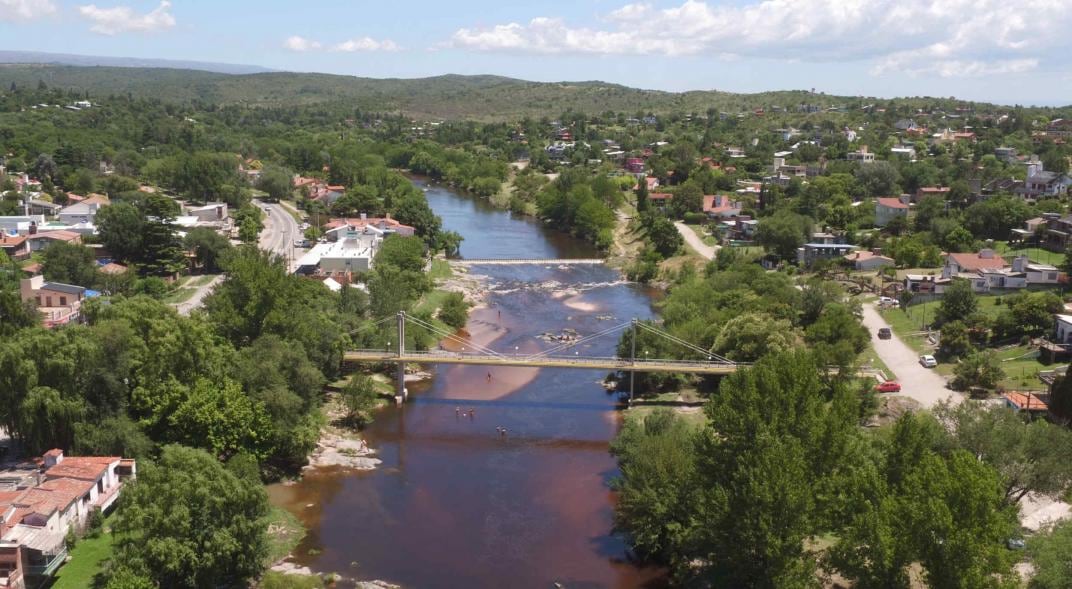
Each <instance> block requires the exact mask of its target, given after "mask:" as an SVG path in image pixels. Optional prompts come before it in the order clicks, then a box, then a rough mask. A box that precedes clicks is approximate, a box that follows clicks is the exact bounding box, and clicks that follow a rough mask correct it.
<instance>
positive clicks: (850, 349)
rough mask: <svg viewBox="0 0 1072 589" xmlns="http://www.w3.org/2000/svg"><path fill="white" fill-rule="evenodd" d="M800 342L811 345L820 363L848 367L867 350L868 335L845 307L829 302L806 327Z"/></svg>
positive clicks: (869, 339) (869, 338) (869, 336)
mask: <svg viewBox="0 0 1072 589" xmlns="http://www.w3.org/2000/svg"><path fill="white" fill-rule="evenodd" d="M804 339H805V341H807V342H808V343H810V344H811V345H812V346H813V348H814V349H815V352H816V354H817V355H818V356H820V357H821V358H822V361H823V363H824V364H827V365H836V366H851V365H853V364H854V362H855V361H856V357H857V356H858V355H859V354H860V353H861V352H863V351H864V350H866V349H867V346H868V344H869V343H870V341H871V335H870V334H869V333H868V332H867V329H866V328H865V327H864V326H862V325H860V320H859V319H858V318H857V317H856V316H855V315H853V313H852V311H850V310H849V308H848V307H847V306H845V305H843V304H841V303H831V304H828V305H826V307H824V308H823V311H822V313H821V314H820V315H819V319H818V320H816V321H815V323H813V324H812V325H810V326H809V327H808V329H807V331H806V333H805V336H804Z"/></svg>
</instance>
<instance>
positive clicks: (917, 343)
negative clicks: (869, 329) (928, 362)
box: [880, 295, 1005, 354]
mask: <svg viewBox="0 0 1072 589" xmlns="http://www.w3.org/2000/svg"><path fill="white" fill-rule="evenodd" d="M1000 298H1001V296H1000V295H980V296H979V311H981V312H982V313H983V314H984V315H986V316H987V317H988V318H990V319H994V318H995V317H997V316H998V315H999V314H1000V313H1001V311H1002V310H1003V309H1004V308H1005V306H1004V305H999V304H998V300H999V299H1000ZM941 304H942V302H941V300H934V301H928V302H926V303H920V304H917V305H909V307H908V308H907V309H900V308H895V309H885V310H883V311H880V313H881V315H882V318H883V319H885V320H886V321H887V322H888V323H889V324H890V327H892V328H893V331H894V333H896V334H897V337H899V338H901V340H902V341H904V343H906V344H908V346H909V347H910V348H912V349H913V350H915V351H917V352H919V353H921V354H922V353H924V352H925V351H927V350H929V349H930V346H928V345H927V343H926V340H925V338H924V337H923V336H920V335H909V334H913V333H919V332H920V331H921V330H922V329H923V326H924V325H930V324H932V323H933V322H934V317H935V314H936V313H937V312H938V308H939V306H940V305H941Z"/></svg>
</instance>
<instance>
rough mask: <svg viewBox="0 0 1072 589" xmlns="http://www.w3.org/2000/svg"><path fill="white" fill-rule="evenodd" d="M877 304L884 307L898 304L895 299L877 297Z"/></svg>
mask: <svg viewBox="0 0 1072 589" xmlns="http://www.w3.org/2000/svg"><path fill="white" fill-rule="evenodd" d="M878 304H880V305H882V306H884V307H885V306H887V305H891V306H892V305H897V304H898V302H897V299H895V298H892V297H879V298H878Z"/></svg>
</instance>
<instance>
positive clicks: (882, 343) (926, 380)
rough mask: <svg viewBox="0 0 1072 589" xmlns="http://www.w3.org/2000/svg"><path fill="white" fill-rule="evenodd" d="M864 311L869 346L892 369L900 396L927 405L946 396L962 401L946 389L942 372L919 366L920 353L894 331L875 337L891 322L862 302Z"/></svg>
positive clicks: (960, 396) (935, 402)
mask: <svg viewBox="0 0 1072 589" xmlns="http://www.w3.org/2000/svg"><path fill="white" fill-rule="evenodd" d="M863 311H864V319H863V324H864V327H866V328H867V331H869V332H870V333H871V345H872V346H874V348H875V353H876V354H878V357H879V358H881V359H882V361H883V362H885V363H886V366H888V367H889V368H890V370H892V371H893V374H892V375H890V376H896V377H897V382H899V383H901V392H900V393H898V394H899V395H901V396H904V397H910V398H912V399H915V400H916V401H919V404H920V405H922V406H923V407H927V408H930V407H933V406H935V405H936V404H937V403H938V402H939V401H944V400H946V399H951V400H952V401H953V402H954V403H959V402H960V401H961V400H963V398H964V397H963V395H961V394H960V393H957V392H955V391H951V390H949V389H948V388H946V381H945V378H944V377H942V375H940V374H938V373H937V372H935V371H934V369H933V368H924V367H923V366H921V365H920V363H919V354H917V353H916V351H915V350H913V349H912V348H910V347H908V345H906V344H905V343H904V342H902V341H901V340H900V338H898V337H897V334H896V333H895V334H893V337H892V338H890V339H888V340H881V339H878V330H879V328H882V327H889V326H890V325H889V324H888V323H886V320H885V319H883V318H882V316H881V315H879V314H878V311H876V310H875V306H874V304H872V303H866V304H864V305H863Z"/></svg>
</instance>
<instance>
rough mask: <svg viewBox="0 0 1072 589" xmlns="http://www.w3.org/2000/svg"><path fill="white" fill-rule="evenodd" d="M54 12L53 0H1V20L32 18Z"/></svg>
mask: <svg viewBox="0 0 1072 589" xmlns="http://www.w3.org/2000/svg"><path fill="white" fill-rule="evenodd" d="M54 12H56V5H55V4H53V3H52V0H0V21H11V20H31V19H35V18H39V17H42V16H48V15H50V14H53V13H54Z"/></svg>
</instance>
